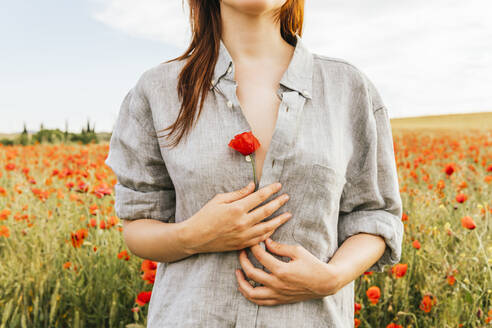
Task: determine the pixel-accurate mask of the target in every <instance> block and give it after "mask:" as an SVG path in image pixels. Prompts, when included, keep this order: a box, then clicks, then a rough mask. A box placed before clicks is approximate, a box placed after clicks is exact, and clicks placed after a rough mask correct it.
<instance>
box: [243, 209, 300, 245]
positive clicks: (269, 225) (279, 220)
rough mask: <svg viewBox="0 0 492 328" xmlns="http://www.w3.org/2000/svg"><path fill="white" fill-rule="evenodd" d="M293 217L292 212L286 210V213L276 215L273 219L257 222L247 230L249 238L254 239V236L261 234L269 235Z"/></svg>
mask: <svg viewBox="0 0 492 328" xmlns="http://www.w3.org/2000/svg"><path fill="white" fill-rule="evenodd" d="M291 217H292V214H291V213H289V212H285V213H282V214H280V215H278V216H276V217H274V218H273V219H271V220H268V221H265V222H261V223H257V224H255V225H254V226H253V227H251V228H250V229H249V230H248V232H247V233H248V238H249V239H253V238H257V237H260V236H264V235H267V234H269V233H270V234H271V233H273V232H274V231H275V230H276V229H277V228H278V227H279V226H281V225H282V224H284V223H285V222H287V220H289V219H290V218H291ZM265 239H266V238H265ZM265 239H262V240H260V241H263V240H265Z"/></svg>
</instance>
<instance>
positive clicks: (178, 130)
mask: <svg viewBox="0 0 492 328" xmlns="http://www.w3.org/2000/svg"><path fill="white" fill-rule="evenodd" d="M188 3H189V6H190V16H189V20H190V26H191V34H192V40H191V43H190V45H189V46H188V49H186V50H185V52H184V53H183V54H182V55H181V56H179V57H176V58H174V59H170V60H168V61H166V63H168V62H172V61H175V60H183V59H185V60H186V63H185V65H184V66H183V69H182V70H181V72H180V74H179V77H178V85H177V92H178V97H179V98H180V100H181V108H180V111H179V114H178V117H177V119H176V121H175V122H174V123H173V124H171V125H170V126H168V127H167V128H165V129H163V130H160V131H158V133H160V132H164V131H167V130H171V131H170V132H169V133H167V134H166V135H165V136H159V137H168V138H169V136H171V138H170V139H171V143H169V144H168V145H169V146H171V147H174V146H176V145H177V144H178V143H179V142H180V141H181V139H182V138H183V136H185V135H187V134H188V133H189V131H190V129H191V128H192V125H193V123H194V121H193V118H194V117H195V113H196V110H197V105H198V106H200V107H199V112H198V116H199V115H200V114H201V111H202V108H203V103H204V99H205V97H206V95H207V92H209V91H210V88H211V80H212V77H213V73H214V68H215V64H216V62H217V58H218V54H219V49H220V38H221V35H222V24H221V16H220V1H219V0H206V1H203V0H188ZM183 4H184V0H183ZM303 18H304V0H287V1H286V2H285V4H284V5H283V6H282V7H281V8H280V10H279V11H277V12H276V13H275V14H274V20H275V23H277V22H278V21H279V20H280V32H281V36H282V38H283V39H284V40H285V41H286V42H288V43H290V44H291V45H295V40H296V37H295V35H296V34H298V35H299V36H302V25H303ZM190 86H192V87H190ZM199 101H200V103H199ZM197 119H198V117H197Z"/></svg>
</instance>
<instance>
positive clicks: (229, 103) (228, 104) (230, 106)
mask: <svg viewBox="0 0 492 328" xmlns="http://www.w3.org/2000/svg"><path fill="white" fill-rule="evenodd" d="M227 107H229V108H232V101H230V100H228V101H227Z"/></svg>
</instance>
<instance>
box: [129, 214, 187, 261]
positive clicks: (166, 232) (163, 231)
mask: <svg viewBox="0 0 492 328" xmlns="http://www.w3.org/2000/svg"><path fill="white" fill-rule="evenodd" d="M185 228H186V221H182V222H179V223H167V222H161V221H158V220H150V219H138V220H133V221H128V220H127V221H124V224H123V238H124V241H125V243H126V245H127V246H128V248H129V250H130V251H131V252H132V253H133V254H135V255H137V256H138V257H141V258H143V259H148V260H152V261H156V262H175V261H179V260H181V259H183V258H186V257H188V256H191V255H193V252H192V251H191V250H189V249H188V247H187V246H188V243H187V241H186V238H185V237H186V235H187V234H185V233H184V232H185Z"/></svg>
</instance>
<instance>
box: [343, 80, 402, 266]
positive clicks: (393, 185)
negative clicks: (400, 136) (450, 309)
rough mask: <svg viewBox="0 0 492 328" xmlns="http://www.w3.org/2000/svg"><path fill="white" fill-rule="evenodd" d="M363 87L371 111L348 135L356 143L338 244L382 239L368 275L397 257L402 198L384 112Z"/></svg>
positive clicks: (371, 90)
mask: <svg viewBox="0 0 492 328" xmlns="http://www.w3.org/2000/svg"><path fill="white" fill-rule="evenodd" d="M367 83H368V90H369V91H368V94H369V95H370V97H371V98H370V101H369V103H370V104H371V106H370V107H371V109H370V110H368V111H367V112H368V113H369V114H368V115H367V116H366V117H364V118H362V119H360V120H359V121H358V122H357V124H356V128H355V131H353V133H352V136H353V138H354V139H355V142H354V147H353V155H352V158H351V160H350V163H349V165H348V168H347V173H346V178H347V182H346V184H345V186H344V188H343V192H342V196H341V200H340V213H339V222H338V246H340V245H341V244H342V243H343V242H344V241H345V240H346V239H347V238H348V237H350V236H352V235H355V234H358V233H370V234H374V235H379V236H381V237H382V238H384V241H385V243H386V248H385V251H384V254H383V255H382V256H381V258H379V260H378V261H377V262H376V263H374V264H373V265H372V266H371V267H370V268H369V269H368V271H375V272H383V271H384V266H385V265H387V264H389V265H393V264H396V263H398V262H399V261H400V259H401V251H402V239H403V231H404V229H403V228H404V227H403V223H402V221H401V216H402V200H401V197H400V193H399V184H398V175H397V169H396V162H395V155H394V148H393V136H392V132H391V126H390V121H389V116H388V110H387V108H386V106H385V105H384V104H383V103H382V101H381V98H380V97H379V94H378V92H377V91H376V89H375V88H374V85H373V84H372V83H371V81H369V80H368V81H367Z"/></svg>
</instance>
